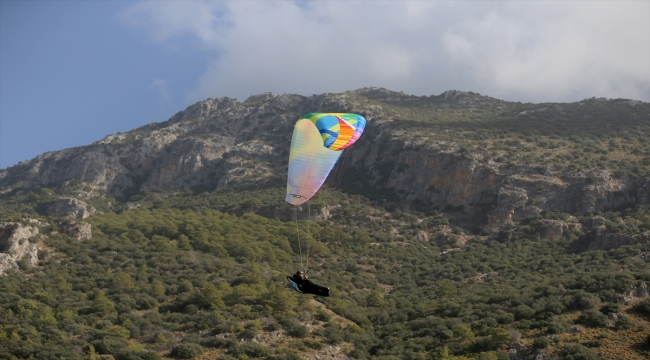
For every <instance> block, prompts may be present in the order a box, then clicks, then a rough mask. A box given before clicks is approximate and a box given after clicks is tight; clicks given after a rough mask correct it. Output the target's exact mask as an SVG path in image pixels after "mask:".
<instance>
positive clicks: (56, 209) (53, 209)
mask: <svg viewBox="0 0 650 360" xmlns="http://www.w3.org/2000/svg"><path fill="white" fill-rule="evenodd" d="M96 212H97V210H96V209H95V208H94V207H93V206H91V205H88V204H86V203H85V202H83V201H81V200H78V199H75V198H71V197H60V198H58V199H56V200H55V201H53V202H52V203H51V204H50V205H49V206H48V207H47V210H46V213H47V215H49V216H57V217H65V218H73V219H85V218H87V217H89V216H91V215H93V214H94V213H96Z"/></svg>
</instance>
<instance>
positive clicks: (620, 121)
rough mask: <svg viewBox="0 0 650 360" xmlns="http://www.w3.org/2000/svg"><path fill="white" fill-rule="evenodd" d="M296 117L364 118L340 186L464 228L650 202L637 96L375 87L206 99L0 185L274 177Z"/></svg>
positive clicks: (643, 115) (95, 185) (643, 110)
mask: <svg viewBox="0 0 650 360" xmlns="http://www.w3.org/2000/svg"><path fill="white" fill-rule="evenodd" d="M308 112H354V113H359V114H361V115H363V116H365V117H366V118H367V119H368V121H369V125H368V129H367V131H366V133H365V134H364V137H363V138H362V139H361V140H360V141H359V143H358V144H357V145H355V147H354V148H351V149H350V150H349V151H348V152H347V153H346V154H345V157H344V158H343V159H342V163H343V166H344V167H345V169H344V170H342V172H343V173H344V174H345V175H346V176H347V177H348V178H349V179H346V181H345V182H343V186H345V187H346V189H347V190H349V191H354V192H357V193H363V194H365V195H369V196H370V197H371V198H372V194H377V193H378V192H377V190H378V189H381V191H380V193H381V194H383V195H382V196H387V197H388V199H384V198H382V199H376V200H381V201H391V202H393V203H396V204H398V205H400V206H406V207H407V208H410V209H416V210H426V209H436V210H439V211H443V210H450V211H448V212H451V213H454V216H455V217H457V218H458V219H457V221H458V222H459V224H461V225H462V226H463V227H464V228H467V229H468V230H471V231H474V232H476V231H479V229H480V228H482V227H485V228H486V229H489V230H495V229H498V228H499V227H500V226H504V225H510V224H513V223H516V222H518V221H520V220H521V219H523V218H525V217H530V216H535V215H538V214H540V213H541V212H542V211H562V212H566V213H569V214H572V215H584V214H586V213H591V212H596V211H606V210H612V209H618V208H621V207H629V206H631V205H634V204H637V205H641V204H648V203H649V202H650V180H649V179H650V170H649V169H650V146H648V141H647V137H648V131H649V122H650V105H649V104H648V103H642V102H638V101H630V100H607V99H588V100H584V101H581V102H578V103H568V104H564V103H563V104H558V103H548V104H521V103H512V102H506V101H502V100H497V99H493V98H490V97H487V96H481V95H479V94H475V93H471V92H459V91H447V92H445V93H443V94H441V95H439V96H428V97H427V96H423V97H416V96H409V95H405V94H403V93H398V92H392V91H389V90H385V89H380V88H365V89H360V90H356V91H351V92H346V93H342V94H323V95H314V96H311V97H304V96H299V95H275V94H271V93H266V94H261V95H256V96H251V97H250V98H249V99H247V100H246V101H244V102H241V103H240V102H237V101H236V100H233V99H229V98H219V99H208V100H205V101H202V102H199V103H196V104H194V105H192V106H190V107H188V108H187V109H186V110H185V111H182V112H179V113H177V114H176V115H174V116H173V117H172V118H171V119H169V120H168V121H166V122H163V123H159V124H150V125H147V126H144V127H141V128H138V129H135V130H133V131H130V132H127V133H118V134H115V135H109V136H107V137H106V138H105V139H103V140H101V141H98V142H96V143H93V144H91V145H88V146H84V147H79V148H71V149H66V150H62V151H57V152H49V153H46V154H43V155H41V156H38V157H36V158H35V159H32V160H30V161H27V162H24V163H21V164H19V165H16V166H13V167H10V168H7V169H4V170H1V171H0V188H2V190H1V191H2V193H3V194H15V193H19V192H26V191H30V190H32V189H38V188H41V187H47V188H52V189H61V188H62V187H65V186H66V184H68V183H69V182H71V181H78V182H80V183H81V184H82V185H83V186H87V187H89V188H90V189H92V190H93V191H94V192H97V191H105V192H107V193H108V194H110V195H112V196H115V197H117V198H119V199H128V198H129V196H132V195H134V194H139V193H143V192H152V191H166V190H172V189H183V188H186V189H187V188H189V189H217V190H220V189H227V188H229V187H232V186H234V185H242V184H252V183H256V182H259V181H263V180H265V179H269V178H272V177H282V176H283V175H284V174H285V173H286V166H287V158H288V150H289V146H290V141H291V140H290V139H291V131H292V128H293V124H294V122H295V120H296V119H297V118H298V117H300V116H301V115H302V114H304V113H308ZM92 193H93V192H91V193H89V194H88V195H89V196H92V195H90V194H92ZM373 200H375V199H373Z"/></svg>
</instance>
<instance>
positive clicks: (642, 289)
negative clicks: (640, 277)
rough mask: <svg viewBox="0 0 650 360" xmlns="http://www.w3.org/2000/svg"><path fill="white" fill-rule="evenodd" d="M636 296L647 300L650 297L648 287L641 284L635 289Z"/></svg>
mask: <svg viewBox="0 0 650 360" xmlns="http://www.w3.org/2000/svg"><path fill="white" fill-rule="evenodd" d="M636 296H637V297H640V298H647V297H648V296H650V290H649V289H648V285H646V284H645V283H641V284H640V285H639V286H637V287H636Z"/></svg>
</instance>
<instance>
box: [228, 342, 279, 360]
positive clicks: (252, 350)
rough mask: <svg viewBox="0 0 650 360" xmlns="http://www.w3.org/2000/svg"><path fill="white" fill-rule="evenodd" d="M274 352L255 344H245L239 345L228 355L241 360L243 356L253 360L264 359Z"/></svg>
mask: <svg viewBox="0 0 650 360" xmlns="http://www.w3.org/2000/svg"><path fill="white" fill-rule="evenodd" d="M272 353H273V350H272V349H270V348H268V347H266V346H262V345H259V344H255V343H244V344H242V345H237V346H235V347H233V348H231V349H230V350H229V351H228V354H229V355H231V356H234V357H237V358H240V359H241V356H242V355H246V356H248V357H252V358H263V357H267V356H269V355H271V354H272Z"/></svg>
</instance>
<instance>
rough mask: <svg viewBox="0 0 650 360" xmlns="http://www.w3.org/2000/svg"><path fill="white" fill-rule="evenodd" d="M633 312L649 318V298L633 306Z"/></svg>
mask: <svg viewBox="0 0 650 360" xmlns="http://www.w3.org/2000/svg"><path fill="white" fill-rule="evenodd" d="M634 310H635V311H637V312H639V313H641V314H643V315H645V316H650V298H647V299H645V300H643V301H641V302H639V303H638V304H636V306H634Z"/></svg>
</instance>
